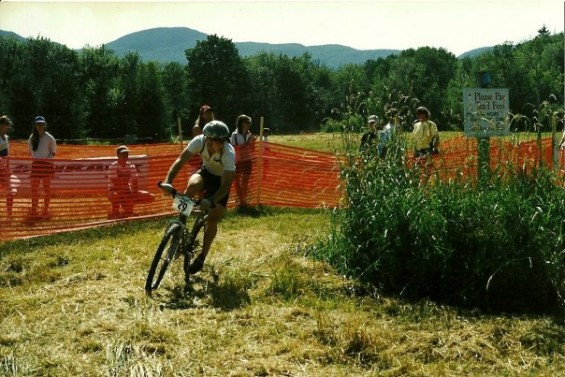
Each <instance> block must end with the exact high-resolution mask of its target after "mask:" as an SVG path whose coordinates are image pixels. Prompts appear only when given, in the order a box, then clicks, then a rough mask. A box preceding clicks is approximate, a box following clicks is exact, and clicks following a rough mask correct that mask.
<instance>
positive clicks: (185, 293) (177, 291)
mask: <svg viewBox="0 0 565 377" xmlns="http://www.w3.org/2000/svg"><path fill="white" fill-rule="evenodd" d="M212 277H213V279H212V280H209V279H208V278H206V277H202V276H198V275H197V276H192V278H191V281H190V282H189V283H187V284H186V285H185V286H182V285H176V286H174V287H173V288H172V289H170V290H169V292H170V297H169V300H168V302H166V303H165V307H166V308H168V309H173V310H183V309H193V308H199V307H206V306H212V307H215V308H218V309H222V310H225V311H229V310H234V309H239V308H241V307H243V306H245V305H248V304H250V303H251V298H250V297H249V295H248V294H247V289H246V288H245V285H244V284H241V283H240V282H238V281H235V280H233V279H227V280H225V281H221V282H220V279H219V277H218V275H217V274H216V273H213V275H212Z"/></svg>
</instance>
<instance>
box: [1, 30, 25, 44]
mask: <svg viewBox="0 0 565 377" xmlns="http://www.w3.org/2000/svg"><path fill="white" fill-rule="evenodd" d="M0 37H4V38H12V39H15V40H17V41H20V42H24V41H25V40H26V39H25V38H24V37H22V36H19V35H18V34H16V33H12V32H11V31H4V30H0Z"/></svg>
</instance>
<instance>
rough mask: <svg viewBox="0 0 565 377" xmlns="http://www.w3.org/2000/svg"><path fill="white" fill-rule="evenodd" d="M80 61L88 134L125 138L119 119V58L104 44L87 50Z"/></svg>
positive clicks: (83, 52) (83, 51)
mask: <svg viewBox="0 0 565 377" xmlns="http://www.w3.org/2000/svg"><path fill="white" fill-rule="evenodd" d="M79 60H80V66H81V70H80V73H81V82H82V85H83V88H84V102H85V103H84V112H85V124H86V129H87V131H88V135H89V136H90V137H93V138H114V137H123V135H124V134H123V132H122V128H121V125H120V124H119V122H118V119H117V108H118V103H119V101H120V99H121V91H120V90H119V87H118V81H117V78H116V72H118V71H119V61H118V58H117V57H116V56H115V55H114V53H113V52H112V51H111V50H109V49H107V48H106V47H105V46H101V47H100V48H85V49H83V50H82V52H81V55H80V59H79Z"/></svg>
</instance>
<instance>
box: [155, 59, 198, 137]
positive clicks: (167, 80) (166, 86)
mask: <svg viewBox="0 0 565 377" xmlns="http://www.w3.org/2000/svg"><path fill="white" fill-rule="evenodd" d="M161 76H162V77H161V78H162V82H163V90H164V93H163V95H164V100H165V106H166V110H167V114H166V116H165V119H166V124H167V126H166V127H167V129H168V134H169V136H173V135H177V134H178V126H177V118H180V119H181V122H182V126H183V135H186V136H190V135H191V130H192V124H191V122H190V118H189V110H190V109H189V106H188V105H189V103H190V100H189V98H188V93H187V88H188V80H187V78H188V77H187V72H186V67H183V66H182V65H181V64H179V63H176V62H172V63H167V64H165V66H164V67H163V69H162V70H161Z"/></svg>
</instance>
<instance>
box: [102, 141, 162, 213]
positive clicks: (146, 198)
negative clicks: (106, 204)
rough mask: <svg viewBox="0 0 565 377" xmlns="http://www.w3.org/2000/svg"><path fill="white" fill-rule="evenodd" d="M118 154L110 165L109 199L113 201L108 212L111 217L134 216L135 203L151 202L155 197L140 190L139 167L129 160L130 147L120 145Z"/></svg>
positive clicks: (117, 150)
mask: <svg viewBox="0 0 565 377" xmlns="http://www.w3.org/2000/svg"><path fill="white" fill-rule="evenodd" d="M116 156H117V157H118V160H117V161H115V162H113V163H112V164H111V165H110V166H109V167H108V200H110V203H112V210H111V212H110V213H109V214H108V218H110V219H117V218H123V217H130V216H133V206H134V205H135V204H141V203H150V202H152V201H153V200H154V199H155V197H154V196H153V194H151V193H150V192H147V191H143V190H139V175H138V172H137V167H136V166H135V165H134V164H132V163H130V162H129V161H128V158H129V148H128V147H126V146H125V145H120V146H119V147H118V148H116ZM120 207H121V208H122V212H121V213H120Z"/></svg>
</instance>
